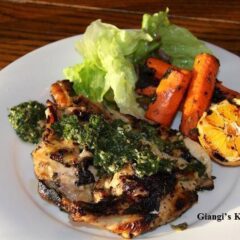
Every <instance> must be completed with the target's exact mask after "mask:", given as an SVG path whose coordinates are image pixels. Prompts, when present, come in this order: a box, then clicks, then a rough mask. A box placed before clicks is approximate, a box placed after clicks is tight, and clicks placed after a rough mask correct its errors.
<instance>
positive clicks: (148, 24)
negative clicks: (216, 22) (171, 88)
mask: <svg viewBox="0 0 240 240" xmlns="http://www.w3.org/2000/svg"><path fill="white" fill-rule="evenodd" d="M142 29H143V31H145V32H147V33H149V34H150V35H151V36H152V37H153V38H154V39H160V42H161V45H160V49H162V50H163V51H164V52H165V53H166V54H168V55H169V56H170V57H171V59H172V64H173V65H175V66H177V67H180V68H186V69H191V68H192V66H193V62H194V58H195V56H196V55H197V54H199V53H203V52H205V53H212V52H211V50H210V49H209V48H208V47H207V46H206V45H205V44H204V43H203V42H202V41H200V40H199V39H197V38H196V37H195V36H194V35H193V34H192V33H191V32H190V31H188V30H187V29H186V28H183V27H179V26H177V25H174V24H171V23H170V21H169V19H168V9H167V10H166V11H165V12H159V13H155V14H153V15H149V14H144V15H143V21H142Z"/></svg>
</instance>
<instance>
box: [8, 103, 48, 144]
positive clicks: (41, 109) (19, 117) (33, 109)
mask: <svg viewBox="0 0 240 240" xmlns="http://www.w3.org/2000/svg"><path fill="white" fill-rule="evenodd" d="M8 119H9V122H10V123H11V125H12V127H13V129H14V130H15V131H16V133H17V135H18V136H19V137H20V138H21V139H22V140H23V141H25V142H30V143H38V142H39V140H40V138H41V135H42V132H43V124H42V123H43V121H44V119H45V106H44V105H43V104H41V103H39V102H37V101H29V102H24V103H21V104H19V105H17V106H15V107H12V108H11V109H10V110H9V115H8Z"/></svg>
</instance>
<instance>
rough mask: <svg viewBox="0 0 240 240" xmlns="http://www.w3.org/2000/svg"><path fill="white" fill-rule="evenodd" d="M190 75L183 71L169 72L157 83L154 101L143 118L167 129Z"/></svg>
mask: <svg viewBox="0 0 240 240" xmlns="http://www.w3.org/2000/svg"><path fill="white" fill-rule="evenodd" d="M190 79H191V74H190V72H189V71H185V70H171V71H170V72H169V74H168V75H167V76H166V77H164V78H163V79H162V80H161V82H160V83H159V85H158V87H157V90H156V93H157V97H156V100H155V101H154V102H153V103H152V104H150V105H149V107H148V109H147V111H146V114H145V117H146V118H148V119H150V120H152V121H155V122H157V123H159V124H161V125H163V126H166V127H169V126H170V125H171V123H172V121H173V118H174V116H175V115H176V113H177V110H178V107H179V105H180V103H181V101H182V99H183V97H184V93H185V91H186V90H187V87H188V85H189V83H190Z"/></svg>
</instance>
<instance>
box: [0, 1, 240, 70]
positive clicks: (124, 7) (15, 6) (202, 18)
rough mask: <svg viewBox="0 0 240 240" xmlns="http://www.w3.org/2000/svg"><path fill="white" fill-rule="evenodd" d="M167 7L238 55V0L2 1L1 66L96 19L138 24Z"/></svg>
mask: <svg viewBox="0 0 240 240" xmlns="http://www.w3.org/2000/svg"><path fill="white" fill-rule="evenodd" d="M166 7H169V8H170V18H171V21H172V22H173V23H176V24H179V25H181V26H184V27H187V28H188V29H189V30H191V31H192V32H193V33H194V34H195V35H196V36H197V37H199V38H201V39H203V40H205V41H209V42H211V43H214V44H216V45H218V46H220V47H223V48H225V49H227V50H229V51H231V52H233V53H235V54H237V55H240V1H239V0H230V1H227V0H214V1H210V0H201V1H199V0H198V1H189V0H188V1H187V0H171V1H170V0H169V1H166V0H163V1H161V0H160V1H157V0H127V1H124V0H115V1H113V0H111V1H106V0H103V1H97V0H92V1H91V0H0V68H3V67H5V66H6V65H8V64H9V63H11V62H12V61H14V60H15V59H17V58H18V57H20V56H22V55H24V54H26V53H28V52H29V51H31V50H34V49H36V48H38V47H40V46H43V45H45V44H47V43H50V42H53V41H56V40H59V39H63V38H66V37H69V36H73V35H77V34H80V33H83V32H84V30H85V28H86V26H87V25H88V24H89V23H90V22H91V21H93V20H95V19H98V18H100V19H102V20H103V21H105V22H109V23H112V24H115V25H117V26H118V27H121V28H138V27H140V23H141V17H142V14H143V13H145V12H149V13H153V12H157V11H159V10H162V9H165V8H166Z"/></svg>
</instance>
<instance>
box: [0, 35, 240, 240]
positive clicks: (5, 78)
mask: <svg viewBox="0 0 240 240" xmlns="http://www.w3.org/2000/svg"><path fill="white" fill-rule="evenodd" d="M80 37H81V36H75V37H71V38H67V39H64V40H61V41H58V42H55V43H52V44H49V45H47V46H45V47H42V48H40V49H38V50H36V51H33V52H31V53H29V54H27V55H26V56H24V57H22V58H20V59H18V60H17V61H15V62H14V63H12V64H10V65H9V66H8V67H6V68H5V69H3V70H1V71H0V129H1V131H0V150H1V151H0V153H1V155H0V190H1V196H0V239H1V240H15V239H18V240H21V239H23V240H30V239H31V240H32V239H35V240H38V239H41V240H42V239H44V240H55V239H56V240H58V239H62V240H64V239H71V240H74V239H78V240H79V239H84V240H88V239H113V238H119V237H118V236H115V235H114V234H111V233H108V232H106V231H104V230H100V229H95V228H93V227H90V226H87V225H78V226H77V225H72V224H71V223H70V222H69V220H68V217H67V214H65V213H63V212H60V211H59V210H58V208H57V207H55V206H53V205H51V204H49V203H47V202H45V201H43V200H42V199H41V198H40V197H39V195H38V193H37V181H36V179H35V176H34V173H33V166H32V161H31V156H30V153H31V151H32V149H33V148H34V146H32V145H30V144H29V145H28V144H25V143H23V142H21V141H20V140H19V139H18V138H17V137H16V135H15V133H14V132H13V130H12V128H11V126H10V125H9V123H8V120H7V114H8V112H7V108H9V107H11V106H14V105H16V104H18V103H20V102H23V101H27V100H33V99H36V100H39V101H42V102H44V101H45V100H46V99H47V98H48V97H49V86H50V84H51V83H53V82H54V81H56V80H59V79H63V75H62V69H63V68H64V67H66V66H69V65H73V64H75V63H76V62H79V61H80V60H81V57H80V56H79V55H78V54H77V53H76V52H75V50H74V43H75V42H76V40H78V39H79V38H80ZM209 47H210V48H211V49H212V50H213V52H214V54H215V55H216V56H217V57H218V58H219V59H220V62H221V69H220V73H219V76H218V78H219V79H220V80H223V81H224V84H225V85H227V86H229V87H231V88H233V89H235V90H238V91H240V79H239V69H240V58H239V57H237V56H235V55H233V54H231V53H229V52H227V51H226V50H223V49H221V48H219V47H216V46H214V45H212V44H209ZM177 122H179V119H177V121H175V126H177ZM239 173H240V168H223V167H220V166H217V165H216V164H214V166H213V175H214V176H216V177H217V179H216V180H215V189H214V190H213V191H210V192H208V191H204V192H202V193H199V202H198V203H197V204H195V205H194V206H193V207H192V208H191V209H190V210H189V211H187V212H186V213H185V214H184V215H183V216H182V217H181V218H179V219H177V220H176V221H175V223H181V222H187V223H188V224H190V227H189V229H188V230H187V231H183V232H181V233H176V232H174V231H172V230H171V228H170V227H169V225H166V226H163V227H160V228H158V229H156V230H155V231H152V232H150V233H147V234H144V235H143V236H141V237H139V239H160V238H161V239H162V240H165V239H167V240H171V239H174V240H177V239H184V240H187V239H193V238H194V239H201V240H202V239H210V237H211V238H212V239H219V240H220V239H228V240H229V239H235V237H236V236H239V235H240V228H239V222H240V220H238V221H237V220H233V219H231V220H227V218H225V220H223V221H221V222H217V221H206V220H204V221H199V220H198V219H197V214H198V213H209V214H224V213H226V215H230V216H231V217H232V218H234V213H238V212H240V206H239V204H240V194H239V192H240V181H239V176H240V175H239Z"/></svg>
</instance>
